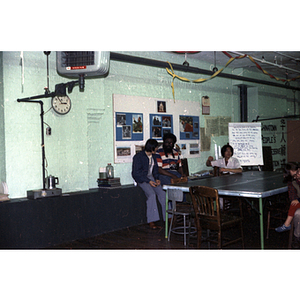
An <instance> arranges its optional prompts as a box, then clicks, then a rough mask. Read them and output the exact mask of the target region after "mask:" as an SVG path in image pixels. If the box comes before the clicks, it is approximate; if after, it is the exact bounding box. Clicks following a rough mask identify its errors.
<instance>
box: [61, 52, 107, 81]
mask: <svg viewBox="0 0 300 300" xmlns="http://www.w3.org/2000/svg"><path fill="white" fill-rule="evenodd" d="M109 57H110V55H109V51H57V52H56V68H57V73H58V74H60V75H62V76H66V77H78V76H84V77H90V76H100V75H105V74H106V73H107V72H108V69H109Z"/></svg>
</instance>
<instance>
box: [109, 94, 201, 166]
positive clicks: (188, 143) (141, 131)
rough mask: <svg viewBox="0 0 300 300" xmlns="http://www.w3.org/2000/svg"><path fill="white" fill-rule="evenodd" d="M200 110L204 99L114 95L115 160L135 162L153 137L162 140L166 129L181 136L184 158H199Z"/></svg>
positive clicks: (179, 138) (116, 161)
mask: <svg viewBox="0 0 300 300" xmlns="http://www.w3.org/2000/svg"><path fill="white" fill-rule="evenodd" d="M200 113H201V107H200V102H193V101H181V100H176V101H175V102H174V100H173V99H160V98H151V97H140V96H129V95H120V94H113V114H114V120H113V121H114V151H115V163H124V162H132V158H133V156H134V155H135V154H136V153H137V152H139V151H141V150H142V147H143V146H144V145H145V143H146V141H147V140H148V139H149V138H153V139H156V140H157V141H158V142H159V143H162V138H163V134H164V133H166V132H171V133H173V134H175V136H176V137H177V142H176V144H177V145H178V146H179V147H180V148H181V153H182V157H184V158H191V157H199V156H200V131H199V130H200V126H199V121H200V120H199V116H200ZM183 121H185V125H186V128H187V129H186V130H188V131H185V130H184V129H183V127H182V126H181V125H180V124H182V123H183Z"/></svg>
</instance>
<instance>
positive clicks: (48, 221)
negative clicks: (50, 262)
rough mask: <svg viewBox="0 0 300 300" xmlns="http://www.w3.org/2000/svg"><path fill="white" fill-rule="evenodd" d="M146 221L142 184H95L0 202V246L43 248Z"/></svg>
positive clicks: (5, 247)
mask: <svg viewBox="0 0 300 300" xmlns="http://www.w3.org/2000/svg"><path fill="white" fill-rule="evenodd" d="M143 223H146V196H145V194H144V192H143V191H142V189H141V188H139V187H134V186H133V185H130V186H122V187H120V188H114V189H104V188H97V189H91V190H89V191H81V192H74V193H68V194H63V195H62V196H58V197H48V198H40V199H35V200H33V199H27V198H22V199H11V200H9V201H4V202H0V249H42V248H46V247H49V246H54V245H58V244H61V243H65V242H69V241H73V240H77V239H82V238H89V237H93V236H96V235H99V234H102V233H105V232H110V231H114V230H119V229H122V228H126V227H130V226H135V225H139V224H143Z"/></svg>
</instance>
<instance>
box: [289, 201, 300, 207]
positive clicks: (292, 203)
mask: <svg viewBox="0 0 300 300" xmlns="http://www.w3.org/2000/svg"><path fill="white" fill-rule="evenodd" d="M298 203H299V201H298V200H293V201H292V202H291V205H292V206H296V205H297V204H298Z"/></svg>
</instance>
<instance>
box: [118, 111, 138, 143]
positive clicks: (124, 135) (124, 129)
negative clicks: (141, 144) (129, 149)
mask: <svg viewBox="0 0 300 300" xmlns="http://www.w3.org/2000/svg"><path fill="white" fill-rule="evenodd" d="M143 139H144V126H143V114H142V113H128V112H126V113H123V112H116V141H142V140H143Z"/></svg>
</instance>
